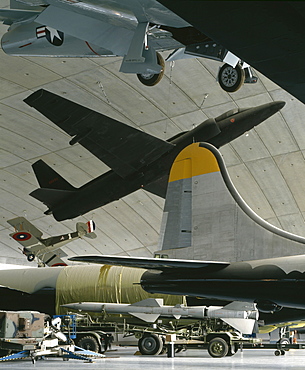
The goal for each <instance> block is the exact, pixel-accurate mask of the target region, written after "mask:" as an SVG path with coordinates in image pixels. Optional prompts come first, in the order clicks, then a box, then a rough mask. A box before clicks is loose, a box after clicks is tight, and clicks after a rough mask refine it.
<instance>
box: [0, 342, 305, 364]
mask: <svg viewBox="0 0 305 370" xmlns="http://www.w3.org/2000/svg"><path fill="white" fill-rule="evenodd" d="M113 349H114V350H113V351H111V352H107V355H106V358H104V359H98V360H95V362H94V363H84V362H82V361H78V360H69V361H65V362H64V361H63V360H62V359H60V358H49V359H46V360H40V361H37V362H36V363H35V364H34V365H33V364H32V362H31V361H30V360H25V361H18V362H16V361H15V362H5V363H1V364H0V368H1V369H9V370H12V369H18V370H19V369H39V370H44V369H52V370H59V369H60V370H65V369H73V370H82V369H85V368H86V369H87V368H88V369H92V370H93V369H107V370H116V369H124V370H125V369H130V370H144V369H148V370H151V369H158V370H159V369H160V370H173V369H175V370H184V369H208V370H215V369H226V370H227V369H247V370H252V369H255V370H258V369H269V370H272V369H277V370H279V369H304V367H305V365H304V364H305V350H302V349H300V350H290V351H289V352H286V354H285V355H284V356H275V355H274V350H269V349H268V350H261V349H254V350H253V349H251V350H249V349H247V350H244V351H243V352H240V351H239V352H238V353H237V354H235V355H234V356H232V357H223V358H219V359H217V358H212V357H210V356H209V354H208V353H207V351H204V350H187V351H185V352H182V353H178V354H176V357H175V358H168V357H167V356H166V355H161V356H137V355H135V352H136V349H137V348H136V347H113Z"/></svg>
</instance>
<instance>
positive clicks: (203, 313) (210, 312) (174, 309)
mask: <svg viewBox="0 0 305 370" xmlns="http://www.w3.org/2000/svg"><path fill="white" fill-rule="evenodd" d="M63 307H66V308H69V309H72V310H77V311H85V312H101V313H103V312H104V313H107V314H129V315H131V316H134V317H136V318H138V319H140V320H143V321H145V322H150V323H154V322H155V321H156V320H158V318H159V317H160V316H162V317H174V318H175V319H177V320H179V319H180V318H183V319H185V318H190V319H199V320H203V319H207V318H215V319H221V320H222V321H224V322H226V323H227V324H229V325H230V326H232V327H233V328H235V329H237V330H238V331H240V332H242V333H243V334H252V332H253V328H254V324H255V322H256V320H258V311H257V309H256V307H255V305H254V304H252V303H248V302H232V303H229V304H228V305H226V306H224V307H223V306H189V307H188V306H183V305H180V304H178V305H176V306H164V305H163V299H162V298H158V299H155V298H148V299H144V300H143V301H140V302H136V303H133V304H120V303H101V302H79V303H69V304H64V305H63Z"/></svg>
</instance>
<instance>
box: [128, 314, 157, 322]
mask: <svg viewBox="0 0 305 370" xmlns="http://www.w3.org/2000/svg"><path fill="white" fill-rule="evenodd" d="M128 313H129V315H132V316H134V317H137V318H138V319H140V320H143V321H146V322H155V321H156V320H157V319H158V317H159V316H160V315H159V314H152V313H140V312H128Z"/></svg>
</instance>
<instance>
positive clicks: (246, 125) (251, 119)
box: [25, 89, 285, 221]
mask: <svg viewBox="0 0 305 370" xmlns="http://www.w3.org/2000/svg"><path fill="white" fill-rule="evenodd" d="M25 102H26V103H27V104H28V105H30V106H32V107H33V108H35V109H37V110H38V111H39V112H40V113H42V114H43V115H44V116H45V117H47V118H48V119H50V120H51V121H52V122H53V123H55V124H56V125H57V126H58V127H60V128H61V129H62V130H64V131H65V132H66V133H67V134H69V135H70V136H71V137H72V139H71V141H70V144H71V145H74V144H76V143H79V144H81V145H82V146H84V147H85V148H86V149H87V150H89V151H90V152H91V153H92V154H94V155H95V156H96V157H97V158H99V159H100V160H101V161H103V162H104V163H105V164H106V165H108V166H109V167H110V168H111V169H112V170H111V171H109V172H107V173H105V174H103V175H101V176H99V177H97V178H96V179H94V180H92V181H90V182H88V183H87V184H85V185H83V186H81V187H80V188H75V187H73V186H72V185H71V184H70V183H68V182H67V181H66V180H65V179H64V178H63V177H62V176H60V175H59V174H58V173H56V172H55V171H54V170H53V169H52V168H50V167H49V166H48V165H47V164H46V163H45V162H43V161H42V160H39V161H37V162H36V163H34V164H33V170H34V172H35V175H36V177H37V179H38V182H39V185H40V188H39V189H37V190H34V191H33V192H32V193H31V194H30V195H31V196H33V197H34V198H36V199H38V200H40V201H41V202H43V203H44V204H46V205H47V206H48V208H49V209H48V210H47V211H46V212H45V213H46V214H53V216H54V218H55V219H56V220H57V221H63V220H66V219H69V218H74V217H77V216H79V215H83V214H85V213H86V212H89V211H90V210H92V209H95V208H97V207H101V206H103V205H105V204H107V203H110V202H112V201H114V200H118V199H120V198H122V197H124V196H125V195H128V194H130V193H132V192H134V191H136V190H138V189H140V188H143V189H145V190H147V191H150V192H152V193H154V194H157V195H159V196H161V197H165V194H166V188H167V179H168V174H169V170H170V167H171V165H172V163H173V161H174V159H175V157H176V156H177V154H178V153H179V152H180V151H181V149H182V148H184V147H185V146H187V145H189V144H191V143H192V142H194V141H195V142H196V141H202V140H205V141H208V142H210V143H212V144H213V145H215V146H216V147H218V148H219V147H221V146H222V145H225V144H227V143H229V142H230V141H232V140H234V139H236V138H237V137H239V136H240V135H242V134H243V133H245V132H246V131H249V130H250V129H252V128H253V127H254V126H256V125H258V124H259V123H261V122H263V121H264V120H265V119H267V118H268V117H270V116H272V115H273V114H275V113H276V112H278V111H279V110H280V109H281V108H282V107H283V106H284V105H285V103H284V102H272V103H267V104H264V105H261V106H258V107H255V108H249V109H234V110H231V111H229V112H226V113H224V114H222V115H220V116H219V117H216V118H215V119H213V118H210V119H208V120H206V121H204V122H203V123H201V124H200V125H198V126H197V127H196V128H194V129H193V130H190V131H187V132H181V133H180V134H178V135H176V136H174V137H172V138H170V139H169V140H167V141H164V140H161V139H158V138H156V137H154V136H151V135H149V134H146V133H144V132H142V131H140V130H137V129H135V128H132V127H130V126H128V125H125V124H123V123H121V122H118V121H116V120H114V119H112V118H109V117H107V116H105V115H103V114H100V113H97V112H94V111H92V110H90V109H88V108H85V107H83V106H81V105H79V104H76V103H74V102H72V101H70V100H67V99H65V98H62V97H60V96H58V95H56V94H53V93H51V92H48V91H46V90H42V89H41V90H38V91H36V92H35V93H33V94H32V95H30V96H29V97H28V98H26V99H25Z"/></svg>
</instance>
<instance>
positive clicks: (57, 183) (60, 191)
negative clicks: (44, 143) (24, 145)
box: [30, 159, 76, 214]
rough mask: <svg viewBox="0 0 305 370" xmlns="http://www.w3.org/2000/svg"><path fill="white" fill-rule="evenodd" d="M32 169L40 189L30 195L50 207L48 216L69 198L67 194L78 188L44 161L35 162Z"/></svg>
mask: <svg viewBox="0 0 305 370" xmlns="http://www.w3.org/2000/svg"><path fill="white" fill-rule="evenodd" d="M32 167H33V170H34V173H35V176H36V178H37V181H38V183H39V186H40V188H39V189H36V190H34V191H32V192H31V193H30V195H31V196H32V197H34V198H36V199H38V200H39V201H41V202H43V203H44V204H45V205H47V206H48V207H49V210H48V211H46V212H45V213H46V214H48V213H49V212H50V211H52V208H53V206H55V205H56V204H58V203H59V202H61V200H62V199H63V198H64V197H66V196H67V192H73V191H75V190H76V188H75V187H74V186H72V185H71V184H70V183H69V182H68V181H67V180H65V179H64V178H63V177H62V176H61V175H59V174H58V173H57V172H56V171H55V170H53V168H51V167H50V166H49V165H47V164H46V163H45V162H44V161H43V160H42V159H40V160H39V161H37V162H35V163H34V164H33V165H32Z"/></svg>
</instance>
